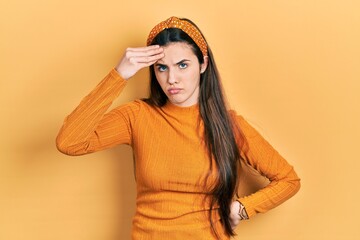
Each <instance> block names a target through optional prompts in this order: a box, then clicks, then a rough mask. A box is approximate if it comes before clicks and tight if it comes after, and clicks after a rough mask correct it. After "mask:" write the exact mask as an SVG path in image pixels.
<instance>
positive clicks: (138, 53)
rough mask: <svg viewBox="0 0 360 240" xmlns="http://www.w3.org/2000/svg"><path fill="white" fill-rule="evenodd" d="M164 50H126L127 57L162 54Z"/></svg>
mask: <svg viewBox="0 0 360 240" xmlns="http://www.w3.org/2000/svg"><path fill="white" fill-rule="evenodd" d="M163 51H164V49H163V48H155V49H148V50H144V51H131V50H127V51H126V57H127V58H131V57H147V56H153V55H157V54H160V53H162V52H163Z"/></svg>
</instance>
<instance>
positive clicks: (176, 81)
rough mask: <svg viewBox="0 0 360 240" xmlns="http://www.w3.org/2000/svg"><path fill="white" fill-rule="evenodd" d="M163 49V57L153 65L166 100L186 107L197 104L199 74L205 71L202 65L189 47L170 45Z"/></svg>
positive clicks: (204, 65) (179, 43)
mask: <svg viewBox="0 0 360 240" xmlns="http://www.w3.org/2000/svg"><path fill="white" fill-rule="evenodd" d="M163 48H164V54H165V56H164V57H163V58H161V59H160V60H158V61H157V62H156V63H155V66H154V67H155V68H154V69H155V75H156V79H157V81H158V82H159V84H160V86H161V88H162V90H163V91H164V93H165V94H166V96H167V97H168V100H169V101H170V102H171V103H173V104H174V105H177V106H180V107H188V106H192V105H194V104H197V103H198V99H199V89H200V74H201V73H203V72H204V71H205V70H206V67H207V57H205V58H204V63H203V64H199V60H198V59H197V57H196V55H195V54H194V52H193V50H192V48H191V47H190V45H188V44H186V43H182V42H177V43H171V44H168V45H166V46H165V47H163Z"/></svg>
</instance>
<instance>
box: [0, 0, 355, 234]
mask: <svg viewBox="0 0 360 240" xmlns="http://www.w3.org/2000/svg"><path fill="white" fill-rule="evenodd" d="M171 15H175V16H180V17H188V18H190V19H192V20H193V21H194V22H196V23H197V24H198V26H199V27H200V28H201V29H202V31H203V32H204V34H205V36H206V38H207V40H208V42H209V44H210V46H211V47H212V49H213V52H214V54H215V58H216V61H217V63H218V67H219V70H220V73H221V75H222V78H223V84H224V87H225V90H226V93H227V96H228V99H229V101H230V102H231V106H232V107H233V108H235V109H236V110H237V111H238V113H240V114H242V115H244V116H245V117H246V119H248V120H249V122H250V123H252V124H253V125H254V126H255V127H256V128H257V129H259V131H260V132H261V133H262V134H263V135H264V137H265V138H267V139H268V140H269V141H270V142H271V143H272V144H273V146H274V147H275V148H276V149H278V151H279V152H280V153H282V155H284V156H285V158H286V159H288V161H289V162H290V163H291V164H292V165H294V166H295V169H296V170H297V172H298V174H299V176H300V177H301V178H302V188H301V190H300V192H299V193H298V194H297V195H295V197H294V198H292V199H290V200H289V201H288V202H286V203H284V204H283V205H281V206H280V207H278V208H276V209H274V210H272V211H270V212H268V213H267V214H263V215H258V216H256V217H255V218H254V219H252V220H250V221H247V222H243V223H241V224H240V226H239V227H238V229H237V232H238V233H239V236H238V237H237V238H236V239H247V240H260V239H267V240H289V239H292V240H297V239H299V240H300V239H306V240H308V239H327V240H337V239H340V240H352V239H359V236H360V230H359V221H358V218H359V213H360V211H359V206H358V205H359V203H360V194H359V184H358V180H359V179H358V177H357V174H358V172H359V170H360V163H359V162H360V154H359V148H360V144H359V142H360V141H359V139H360V127H359V125H360V106H359V105H360V104H359V103H360V97H359V96H360V83H359V82H360V2H359V1H356V0H354V1H350V0H328V1H326V0H323V1H316V0H303V1H295V0H290V1H289V0H287V1H286V0H282V1H280V0H279V1H257V0H255V1H254V0H247V1H235V0H233V1H194V0H192V1H188V0H182V1H170V0H167V1H142V0H141V1H140V0H138V1H121V0H116V1H115V0H103V1H94V0H48V1H45V0H33V1H25V0H23V1H21V0H11V1H5V0H1V3H0V34H1V36H0V59H1V60H0V64H1V65H0V67H1V71H0V102H1V110H0V111H1V118H0V121H1V124H0V239H1V240H20V239H21V240H22V239H27V240H64V239H66V240H115V239H129V236H130V227H131V217H132V214H133V212H134V209H135V183H134V177H133V170H132V167H133V166H132V164H133V163H132V153H131V149H130V148H129V147H126V146H120V147H117V148H115V149H111V150H106V151H103V152H99V153H95V154H92V155H87V156H81V157H68V156H65V155H62V154H60V153H59V152H58V151H57V150H56V148H55V143H54V141H55V137H56V134H57V132H58V130H59V128H60V126H61V124H62V121H63V119H64V117H65V116H66V115H67V114H68V113H69V112H70V111H71V110H72V109H73V108H74V107H75V106H76V105H77V104H78V102H79V101H80V100H81V99H82V97H83V96H85V95H86V94H87V93H88V92H89V91H90V90H91V89H92V88H93V87H94V86H95V85H96V84H97V83H98V82H99V81H100V80H101V79H102V78H103V77H104V76H105V75H106V74H107V72H108V71H109V70H110V69H111V68H112V67H113V66H115V65H116V64H117V62H118V60H119V59H120V57H121V56H122V53H123V51H124V49H125V48H126V47H128V46H133V47H136V46H142V45H144V42H145V40H146V37H147V34H148V32H149V31H150V29H151V28H152V27H153V26H154V25H155V24H157V23H158V22H159V21H161V20H164V19H166V18H167V17H169V16H171ZM146 92H147V70H143V71H141V72H140V73H139V74H138V75H137V76H136V77H135V78H134V79H132V80H131V81H130V82H129V85H128V86H127V88H126V89H125V91H124V93H123V94H122V95H121V97H120V98H119V99H118V100H117V102H116V105H117V104H120V103H124V102H127V101H130V100H132V99H134V98H138V97H143V96H146Z"/></svg>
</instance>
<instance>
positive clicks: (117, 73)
mask: <svg viewBox="0 0 360 240" xmlns="http://www.w3.org/2000/svg"><path fill="white" fill-rule="evenodd" d="M110 75H111V77H113V78H114V79H115V80H119V81H121V82H126V80H125V79H123V78H122V77H121V76H120V74H119V72H118V71H116V69H115V68H113V69H111V71H110Z"/></svg>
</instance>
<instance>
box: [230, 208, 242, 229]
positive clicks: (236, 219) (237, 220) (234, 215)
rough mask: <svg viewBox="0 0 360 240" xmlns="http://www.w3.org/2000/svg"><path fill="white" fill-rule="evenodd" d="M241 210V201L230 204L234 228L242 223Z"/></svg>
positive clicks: (231, 220) (231, 221)
mask: <svg viewBox="0 0 360 240" xmlns="http://www.w3.org/2000/svg"><path fill="white" fill-rule="evenodd" d="M239 210H240V203H239V202H238V201H234V202H232V203H231V205H230V216H229V218H230V223H231V227H232V228H233V229H235V228H236V226H237V225H238V224H239V223H240V220H241V219H240V216H239Z"/></svg>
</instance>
